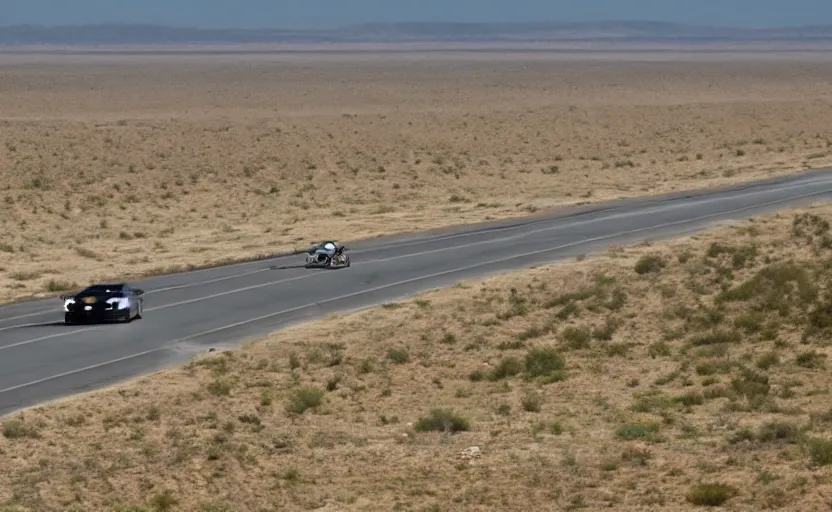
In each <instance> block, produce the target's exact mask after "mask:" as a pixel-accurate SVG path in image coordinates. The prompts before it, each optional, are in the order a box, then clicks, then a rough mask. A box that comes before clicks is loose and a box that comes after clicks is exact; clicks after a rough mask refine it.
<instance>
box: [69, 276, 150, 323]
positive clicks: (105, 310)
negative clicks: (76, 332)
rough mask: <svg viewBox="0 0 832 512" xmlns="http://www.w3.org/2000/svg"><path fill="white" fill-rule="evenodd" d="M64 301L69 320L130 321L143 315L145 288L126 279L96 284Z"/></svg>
mask: <svg viewBox="0 0 832 512" xmlns="http://www.w3.org/2000/svg"><path fill="white" fill-rule="evenodd" d="M61 300H63V301H64V322H65V323H67V324H75V323H85V322H98V321H108V320H110V321H111V320H116V321H121V322H130V321H132V320H133V319H134V318H142V314H143V311H144V290H141V289H139V288H133V287H132V286H130V285H129V284H127V283H114V284H94V285H92V286H90V287H88V288H86V289H84V290H81V291H80V292H78V293H77V294H75V295H72V296H64V295H62V296H61Z"/></svg>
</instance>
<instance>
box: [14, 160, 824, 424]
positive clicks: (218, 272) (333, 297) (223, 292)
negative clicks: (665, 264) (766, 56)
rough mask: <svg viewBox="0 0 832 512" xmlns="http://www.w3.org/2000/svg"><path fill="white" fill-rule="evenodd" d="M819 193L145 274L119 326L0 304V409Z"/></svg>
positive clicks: (789, 182)
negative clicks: (129, 315) (336, 258)
mask: <svg viewBox="0 0 832 512" xmlns="http://www.w3.org/2000/svg"><path fill="white" fill-rule="evenodd" d="M830 197H832V169H824V170H820V171H811V172H808V173H803V174H800V175H797V176H792V177H788V178H781V179H775V180H767V181H764V182H756V183H753V184H745V185H743V186H739V187H733V188H730V189H721V190H711V191H702V192H695V193H681V194H674V195H671V196H663V197H658V198H656V197H654V198H649V199H636V200H626V201H616V202H613V203H605V204H596V205H593V206H591V207H582V208H575V209H571V210H566V211H561V212H557V213H554V214H548V215H545V216H535V217H529V218H525V219H522V220H514V221H507V222H498V223H492V224H487V225H477V226H473V227H472V226H467V227H462V228H457V229H453V230H445V231H442V232H433V233H428V234H421V235H408V236H399V237H387V238H378V239H374V240H368V241H360V242H355V243H350V244H347V245H348V247H349V248H350V249H351V250H350V254H351V256H352V266H351V267H349V268H344V269H338V270H307V269H304V268H302V267H301V268H297V267H296V266H297V265H299V264H302V262H303V258H304V256H303V255H302V254H300V255H292V256H286V257H280V258H275V259H272V260H267V261H259V262H252V263H243V264H238V265H232V266H227V267H221V268H216V269H210V270H201V271H195V272H190V273H186V274H177V275H172V276H161V277H154V278H150V279H147V280H144V281H140V282H136V283H134V284H135V285H137V286H139V287H140V288H143V289H144V290H146V292H147V294H146V296H145V310H144V318H143V319H141V320H134V321H133V322H132V323H129V324H111V325H84V326H67V325H64V323H63V309H62V302H61V301H60V299H57V298H56V299H50V300H40V301H33V302H28V303H21V304H15V305H10V306H7V307H3V308H0V414H3V415H5V414H8V413H11V412H13V411H15V410H18V409H21V408H26V407H29V406H32V405H36V404H39V403H42V402H44V401H48V400H52V399H56V398H60V397H62V396H67V395H70V394H75V393H79V392H84V391H88V390H90V389H94V388H97V387H101V386H103V385H108V384H112V383H115V382H117V381H120V380H123V379H127V378H130V377H134V376H138V375H142V374H146V373H150V372H153V371H156V370H159V369H162V368H166V367H169V366H172V365H176V364H180V363H183V362H185V361H187V360H188V359H190V358H191V357H193V356H194V355H195V354H197V353H199V352H204V351H206V350H208V349H209V348H224V347H228V346H230V345H233V344H236V343H239V342H240V341H242V340H244V339H246V338H249V337H254V336H262V335H265V334H268V333H269V332H272V331H275V330H277V329H279V328H281V327H285V326H287V325H289V324H295V323H297V322H302V321H308V320H311V319H314V318H316V317H320V316H322V315H325V314H328V313H331V312H337V311H348V310H354V309H360V308H364V307H368V306H371V305H375V304H380V303H384V302H389V301H393V300H396V299H399V298H402V297H404V296H408V295H412V294H415V293H418V292H421V291H426V290H429V289H432V288H437V287H442V286H448V285H451V284H454V283H456V282H458V281H460V280H464V279H470V278H476V277H481V276H485V275H490V274H495V273H498V272H503V271H508V270H512V269H516V268H522V267H529V266H533V265H539V264H545V263H550V262H553V261H557V260H561V259H565V258H574V257H576V256H578V255H580V254H588V253H592V252H596V251H599V250H603V249H605V248H606V247H608V246H609V245H611V244H623V243H634V242H639V241H642V240H658V239H664V238H668V237H673V236H677V235H683V234H689V233H692V232H694V231H698V230H702V229H704V228H707V227H709V226H712V225H713V224H714V223H716V222H720V221H729V220H735V219H736V220H741V219H745V218H748V217H752V216H757V215H760V214H766V213H771V212H773V211H775V210H778V209H782V208H786V207H793V206H801V205H807V204H810V203H813V202H823V201H828V200H829V199H830ZM274 266H287V267H290V268H286V269H275V268H273V267H274ZM293 266H295V268H291V267H293Z"/></svg>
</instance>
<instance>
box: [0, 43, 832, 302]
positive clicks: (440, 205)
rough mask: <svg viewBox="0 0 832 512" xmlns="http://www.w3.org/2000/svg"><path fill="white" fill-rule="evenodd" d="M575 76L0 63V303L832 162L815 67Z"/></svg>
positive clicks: (312, 59)
mask: <svg viewBox="0 0 832 512" xmlns="http://www.w3.org/2000/svg"><path fill="white" fill-rule="evenodd" d="M578 57H579V56H577V55H569V54H563V55H556V54H545V53H543V54H541V53H528V54H524V53H516V54H500V53H485V54H473V55H472V54H468V55H465V54H459V55H457V54H452V55H447V56H442V55H427V54H418V53H414V54H401V55H395V56H392V57H391V56H388V57H384V56H377V55H376V56H373V55H372V54H369V55H361V54H354V55H344V56H331V55H330V56H326V55H323V56H303V55H300V54H298V55H287V56H283V57H280V56H277V57H274V56H272V57H269V56H261V57H251V58H250V59H247V60H246V61H242V62H241V61H240V60H239V59H238V60H236V61H234V60H231V59H228V58H223V57H211V56H201V57H200V56H191V57H174V56H168V57H164V58H163V57H142V58H140V57H135V58H132V59H131V58H130V57H126V56H121V57H113V56H110V57H100V58H99V57H82V56H73V57H67V59H71V61H66V62H60V61H59V62H58V63H49V62H46V61H44V60H43V59H44V58H45V57H42V56H41V57H37V58H35V57H32V59H33V60H32V61H31V62H26V61H25V58H26V57H25V56H24V57H21V56H16V57H15V58H14V59H11V60H10V61H8V62H5V61H4V62H3V65H2V67H0V91H2V94H0V111H2V112H3V116H4V117H3V120H0V133H2V139H3V142H2V145H0V169H2V177H3V185H2V189H0V226H2V230H3V239H2V240H0V301H4V302H5V301H9V300H13V299H18V298H21V297H28V296H32V295H44V294H56V293H58V292H61V291H65V290H67V289H71V288H76V287H78V286H86V285H87V284H90V283H91V282H93V281H99V282H100V281H105V280H111V279H118V278H122V277H125V276H137V275H146V274H158V273H163V272H168V271H174V270H182V269H187V268H194V267H196V266H201V265H206V264H211V263H216V262H218V261H233V260H237V259H243V258H248V257H252V256H256V255H261V254H270V253H274V252H282V251H284V250H291V249H293V248H296V247H305V246H306V244H307V243H308V242H309V241H310V240H319V239H322V238H330V237H332V236H334V235H333V234H340V236H339V237H340V238H343V239H345V240H351V239H356V238H362V237H369V236H375V235H380V234H389V233H397V232H401V231H412V230H417V229H425V228H434V227H440V226H448V225H451V224H458V223H467V222H479V221H485V220H489V219H502V218H509V217H516V216H522V215H525V214H528V213H530V212H536V211H541V210H543V209H546V208H549V207H554V206H558V205H566V204H575V203H584V202H593V201H599V200H603V199H610V198H618V197H628V196H638V195H644V194H652V193H661V192H669V191H673V190H681V189H689V188H697V187H701V186H708V185H714V184H726V183H733V182H738V181H742V180H747V179H751V178H757V177H764V176H772V175H776V174H784V173H791V172H796V171H799V170H801V169H805V168H809V167H821V166H823V165H827V164H829V163H830V162H832V147H830V144H832V143H830V139H832V136H830V133H829V123H828V117H829V113H830V108H831V107H832V103H830V92H832V89H830V86H829V84H830V78H832V71H830V67H829V66H828V65H826V63H825V62H823V61H822V60H821V59H820V58H819V60H817V61H813V60H811V57H807V58H805V59H804V60H800V59H797V58H795V59H794V60H791V61H786V60H778V59H777V58H776V57H772V58H771V60H767V59H765V58H763V57H761V56H760V55H754V56H753V57H748V59H747V60H743V57H742V56H741V55H733V54H732V55H730V56H728V57H726V56H725V55H722V56H717V57H714V58H713V59H711V60H708V58H706V57H707V56H703V55H697V56H694V57H688V58H687V59H688V60H686V57H685V56H684V54H681V55H679V56H678V57H679V60H678V61H677V62H669V61H666V60H665V61H662V60H661V59H658V60H656V57H655V56H648V55H645V56H639V54H638V53H634V54H628V55H626V56H619V57H616V56H615V55H606V56H603V55H602V56H595V57H593V59H592V60H584V61H582V60H580V59H579V58H578ZM582 58H583V57H582ZM21 59H24V60H21ZM39 59H40V60H39Z"/></svg>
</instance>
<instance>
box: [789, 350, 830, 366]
mask: <svg viewBox="0 0 832 512" xmlns="http://www.w3.org/2000/svg"><path fill="white" fill-rule="evenodd" d="M824 359H826V354H820V353H818V352H815V351H814V350H810V351H809V352H803V353H801V354H798V355H797V357H796V358H795V362H796V363H797V364H798V365H800V366H802V367H804V368H819V367H821V366H823V360H824Z"/></svg>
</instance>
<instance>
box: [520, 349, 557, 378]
mask: <svg viewBox="0 0 832 512" xmlns="http://www.w3.org/2000/svg"><path fill="white" fill-rule="evenodd" d="M525 367H526V375H528V376H529V377H530V378H536V377H548V376H551V375H553V374H555V373H557V372H560V371H563V369H564V368H565V367H566V361H565V360H564V358H563V356H562V355H561V354H560V353H559V352H558V351H557V350H555V349H554V348H552V347H537V348H533V349H532V350H530V351H529V352H528V353H527V354H526V360H525Z"/></svg>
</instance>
